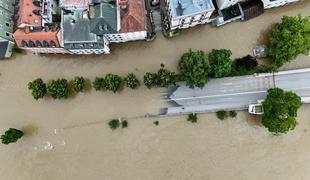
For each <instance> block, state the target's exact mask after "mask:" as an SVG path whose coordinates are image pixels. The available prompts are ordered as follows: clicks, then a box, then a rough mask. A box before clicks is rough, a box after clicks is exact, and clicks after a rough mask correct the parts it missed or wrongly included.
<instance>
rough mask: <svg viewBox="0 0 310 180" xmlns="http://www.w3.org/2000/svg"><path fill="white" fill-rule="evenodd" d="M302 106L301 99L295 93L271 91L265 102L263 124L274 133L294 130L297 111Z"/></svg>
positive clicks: (278, 89) (277, 89)
mask: <svg viewBox="0 0 310 180" xmlns="http://www.w3.org/2000/svg"><path fill="white" fill-rule="evenodd" d="M301 105H302V103H301V98H300V97H299V96H298V95H296V94H295V93H293V92H285V91H284V90H282V89H280V88H274V89H269V90H268V95H267V98H266V100H265V101H264V102H263V108H264V115H263V118H262V124H263V125H264V126H265V127H266V128H268V130H269V131H270V132H274V133H286V132H287V131H289V130H293V129H294V128H295V126H296V124H297V121H296V117H297V110H298V109H299V108H300V107H301Z"/></svg>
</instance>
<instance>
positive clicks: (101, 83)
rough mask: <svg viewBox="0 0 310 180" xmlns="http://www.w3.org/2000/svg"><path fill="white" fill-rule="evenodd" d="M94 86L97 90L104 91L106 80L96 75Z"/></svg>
mask: <svg viewBox="0 0 310 180" xmlns="http://www.w3.org/2000/svg"><path fill="white" fill-rule="evenodd" d="M93 88H94V89H95V90H96V91H104V90H105V80H104V78H101V77H96V78H95V80H94V82H93Z"/></svg>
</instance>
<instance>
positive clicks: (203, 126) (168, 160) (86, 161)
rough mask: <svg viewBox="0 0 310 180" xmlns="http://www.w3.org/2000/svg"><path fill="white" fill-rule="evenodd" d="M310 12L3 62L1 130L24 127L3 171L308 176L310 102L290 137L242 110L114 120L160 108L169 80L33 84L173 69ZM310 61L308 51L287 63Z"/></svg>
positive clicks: (36, 178)
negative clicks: (123, 124) (115, 125)
mask: <svg viewBox="0 0 310 180" xmlns="http://www.w3.org/2000/svg"><path fill="white" fill-rule="evenodd" d="M297 14H302V15H310V1H303V2H301V3H298V4H294V5H289V6H286V7H281V8H276V9H271V10H268V11H267V12H266V13H265V14H264V15H262V16H260V17H258V18H255V19H253V20H250V21H248V22H235V23H231V24H228V25H225V26H223V27H219V28H215V27H211V26H209V25H205V26H199V27H196V28H193V29H190V30H187V31H185V32H183V33H182V35H181V36H180V37H177V38H174V39H171V40H167V39H165V38H163V37H162V35H160V34H159V35H158V37H157V39H156V40H155V41H154V42H150V43H147V42H133V43H126V44H117V45H113V46H112V55H105V56H102V55H101V56H63V55H56V56H55V55H52V56H36V55H32V54H25V55H18V56H16V57H13V58H12V60H9V61H1V62H0V73H1V75H0V109H1V110H0V120H1V121H0V125H1V126H0V130H1V132H4V131H5V130H6V129H7V128H9V127H15V128H20V129H23V130H24V131H25V137H24V138H23V139H22V140H21V141H19V142H18V143H16V144H12V145H9V146H5V145H1V148H0V158H1V163H0V174H1V178H0V179H3V180H85V179H89V180H101V179H103V180H163V179H165V180H196V179H197V180H227V179H230V180H262V179H270V180H284V179H285V180H309V179H310V171H309V169H310V131H309V127H310V121H309V117H310V106H306V105H305V106H303V107H302V108H301V110H300V111H299V117H298V121H299V125H298V126H297V127H296V129H295V131H292V132H290V133H289V134H287V135H283V136H273V135H271V134H269V133H268V132H267V131H266V129H265V128H263V127H262V126H261V124H260V121H259V119H258V118H255V117H251V116H249V115H248V114H246V113H244V112H239V113H238V117H237V118H236V119H228V120H226V121H219V120H217V119H216V118H215V115H214V114H206V115H200V116H199V122H198V123H197V124H191V123H188V122H186V117H183V116H180V117H169V118H162V119H155V120H159V126H155V125H153V122H152V120H150V119H144V118H133V119H130V120H129V127H128V128H127V129H119V130H116V131H111V130H110V129H109V128H108V127H107V124H106V122H107V121H108V120H110V119H111V118H117V117H140V116H143V115H144V114H145V113H158V110H159V109H160V108H163V107H165V106H166V104H165V102H163V101H162V100H160V96H161V95H162V93H163V92H164V89H153V90H148V89H146V88H145V87H140V88H139V89H138V90H129V89H125V90H124V91H122V92H121V93H120V94H112V93H108V92H95V91H93V90H88V91H87V92H86V93H84V94H78V95H74V96H73V97H70V98H69V99H68V100H66V101H53V100H52V99H50V98H45V99H42V100H39V101H35V100H33V99H32V97H31V95H30V93H29V92H28V90H27V87H26V85H27V83H28V82H29V81H31V80H33V79H35V78H38V77H42V78H43V79H44V80H50V79H53V78H59V77H64V78H68V79H70V78H73V77H74V76H76V75H80V76H85V77H87V78H89V79H90V80H92V79H94V77H96V76H101V75H104V74H106V73H117V74H120V75H126V74H127V73H128V72H134V73H136V74H137V75H138V76H139V78H140V79H141V80H142V77H143V74H144V73H145V72H146V71H155V70H157V69H158V68H159V67H160V63H164V64H166V66H167V67H168V68H170V69H172V70H177V69H176V64H177V62H178V60H179V58H180V56H181V54H182V53H183V52H185V51H187V50H188V49H190V48H192V49H194V50H197V49H201V50H205V51H206V52H208V51H210V50H211V49H212V48H229V49H231V50H232V52H233V54H234V57H240V56H243V55H246V54H249V53H251V52H252V48H253V47H254V46H255V45H257V44H260V43H263V42H264V39H265V38H264V37H265V36H266V35H267V34H268V32H269V30H270V28H271V23H273V22H277V21H280V18H281V17H282V16H283V15H297ZM302 67H310V60H309V56H300V57H298V60H296V61H294V62H293V63H290V64H288V65H286V66H285V67H284V69H293V68H302Z"/></svg>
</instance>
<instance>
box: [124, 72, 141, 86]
mask: <svg viewBox="0 0 310 180" xmlns="http://www.w3.org/2000/svg"><path fill="white" fill-rule="evenodd" d="M124 82H125V86H126V87H128V88H131V89H136V88H138V87H139V86H140V82H139V80H138V78H137V76H136V75H134V74H133V73H129V74H128V75H127V77H125V79H124Z"/></svg>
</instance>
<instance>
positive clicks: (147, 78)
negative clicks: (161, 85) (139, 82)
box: [143, 72, 158, 89]
mask: <svg viewBox="0 0 310 180" xmlns="http://www.w3.org/2000/svg"><path fill="white" fill-rule="evenodd" d="M157 81H158V78H157V74H156V73H150V72H147V73H146V74H145V75H144V78H143V82H144V85H145V86H146V87H147V88H149V89H151V88H153V87H155V86H156V85H157Z"/></svg>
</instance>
